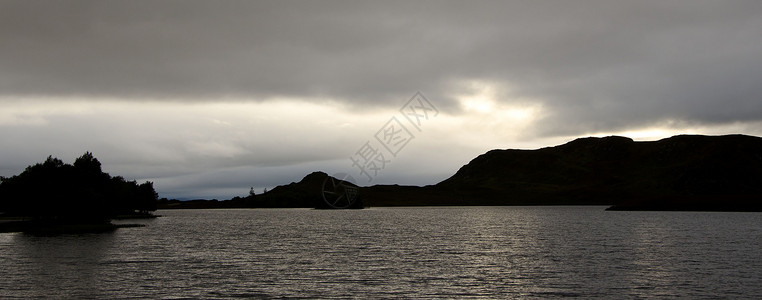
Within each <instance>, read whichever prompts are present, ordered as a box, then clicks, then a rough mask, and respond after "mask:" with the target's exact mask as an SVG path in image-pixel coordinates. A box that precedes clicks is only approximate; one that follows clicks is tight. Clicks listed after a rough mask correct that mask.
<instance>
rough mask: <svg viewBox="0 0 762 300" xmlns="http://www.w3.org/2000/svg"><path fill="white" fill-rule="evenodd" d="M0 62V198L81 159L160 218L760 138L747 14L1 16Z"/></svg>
mask: <svg viewBox="0 0 762 300" xmlns="http://www.w3.org/2000/svg"><path fill="white" fill-rule="evenodd" d="M0 41H1V42H0V145H2V147H0V176H12V175H15V174H18V173H20V172H22V171H23V170H24V168H25V167H26V166H28V165H31V164H34V163H37V162H42V161H44V160H45V158H46V157H48V156H49V155H52V156H54V157H58V158H61V159H62V160H64V161H65V162H69V163H73V161H74V159H75V158H76V157H78V156H80V155H82V154H83V153H84V152H85V151H91V152H92V153H93V154H94V155H95V157H97V158H98V159H99V160H100V161H101V163H102V164H103V169H104V171H105V172H109V173H110V174H112V175H114V176H116V175H120V176H123V177H125V178H128V179H135V180H138V181H140V182H142V181H152V182H154V186H155V188H156V190H157V192H158V193H159V194H160V197H167V198H178V199H191V198H207V199H212V198H217V199H229V198H231V197H233V196H245V195H247V194H248V192H249V189H250V188H251V187H253V188H254V190H255V192H257V193H261V191H262V190H264V189H265V188H268V189H271V188H273V187H275V186H277V185H281V184H287V183H290V182H293V181H299V180H300V179H301V178H302V177H304V176H305V175H307V174H309V173H311V172H313V171H324V172H326V173H329V174H342V173H344V174H349V175H350V176H352V177H353V178H354V179H355V180H356V182H357V183H358V184H360V185H364V186H367V185H373V184H401V185H428V184H436V183H437V182H439V181H442V180H444V179H446V178H447V177H449V176H451V175H452V174H454V173H455V172H456V171H457V170H458V169H459V168H460V167H461V166H463V165H465V164H466V163H468V162H469V161H470V160H471V159H473V158H474V157H476V156H478V155H479V154H482V153H484V152H486V151H488V150H491V149H509V148H510V149H536V148H541V147H547V146H554V145H558V144H562V143H565V142H568V141H570V140H573V139H575V138H579V137H586V136H607V135H622V136H628V137H631V138H633V139H635V140H657V139H661V138H665V137H669V136H672V135H676V134H707V135H720V134H748V135H755V136H760V135H762V105H761V104H762V101H760V100H762V99H760V98H761V97H762V96H760V95H762V84H760V82H761V81H762V55H761V54H760V53H762V1H733V0H729V1H701V0H671V1H648V0H638V1H420V0H419V1H322V0H321V1H288V0H286V1H189V0H184V1H162V0H150V1H141V0H136V1H133V0H130V1H128V0H124V1H101V0H98V1H27V0H22V1H9V0H0Z"/></svg>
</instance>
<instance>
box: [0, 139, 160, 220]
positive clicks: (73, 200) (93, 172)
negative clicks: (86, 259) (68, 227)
mask: <svg viewBox="0 0 762 300" xmlns="http://www.w3.org/2000/svg"><path fill="white" fill-rule="evenodd" d="M157 199H158V194H157V193H156V191H155V190H154V188H153V183H152V182H150V181H148V182H144V183H141V184H138V183H137V182H136V181H134V180H132V181H129V180H126V179H124V178H123V177H121V176H115V177H112V176H111V175H109V174H108V173H104V172H103V171H102V170H101V163H100V162H99V161H98V159H97V158H95V157H94V156H93V154H92V153H90V152H85V154H83V155H82V156H80V157H78V158H77V159H76V160H75V161H74V164H73V165H72V164H66V163H64V162H63V161H61V160H60V159H58V158H55V157H53V156H48V158H47V159H46V160H45V161H44V162H42V163H37V164H35V165H31V166H28V167H27V168H26V169H25V170H24V171H23V172H22V173H21V174H18V175H14V176H12V177H0V212H4V213H5V214H7V215H12V216H24V217H32V218H36V219H75V220H80V221H81V220H105V219H110V218H113V217H115V216H118V215H125V214H129V215H132V214H148V213H149V212H150V211H155V210H156V202H157Z"/></svg>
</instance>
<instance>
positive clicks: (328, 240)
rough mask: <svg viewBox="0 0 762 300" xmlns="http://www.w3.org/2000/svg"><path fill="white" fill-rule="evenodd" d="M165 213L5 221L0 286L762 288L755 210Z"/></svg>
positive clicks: (512, 291) (462, 290)
mask: <svg viewBox="0 0 762 300" xmlns="http://www.w3.org/2000/svg"><path fill="white" fill-rule="evenodd" d="M158 213H159V214H161V215H163V216H164V217H161V218H158V219H155V220H140V221H132V222H133V223H134V222H143V223H145V224H147V225H148V226H147V227H142V228H124V229H119V230H117V231H115V232H113V233H106V234H80V235H58V236H34V235H27V234H21V233H4V234H0V249H1V250H2V251H0V269H2V270H3V276H2V279H0V298H3V299H8V298H16V297H17V298H30V297H40V298H100V299H103V298H140V297H144V298H237V297H245V298H292V297H308V298H314V297H322V298H326V297H339V298H344V297H370V298H453V297H468V298H479V297H484V298H518V297H520V298H548V297H555V296H580V297H584V298H597V297H600V298H612V297H613V298H642V297H649V298H671V297H686V298H717V297H723V298H739V297H742V298H760V297H762V261H760V259H759V258H760V257H762V214H757V213H708V212H703V213H702V212H607V211H604V210H603V207H417V208H372V209H365V210H342V211H331V210H311V209H256V210H176V211H160V212H158Z"/></svg>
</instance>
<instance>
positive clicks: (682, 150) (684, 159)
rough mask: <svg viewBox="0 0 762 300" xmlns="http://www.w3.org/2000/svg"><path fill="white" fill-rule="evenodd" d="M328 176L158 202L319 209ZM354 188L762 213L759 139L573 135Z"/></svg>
mask: <svg viewBox="0 0 762 300" xmlns="http://www.w3.org/2000/svg"><path fill="white" fill-rule="evenodd" d="M326 178H332V177H329V176H328V175H327V174H326V173H323V172H315V173H312V174H309V175H307V176H306V177H304V179H302V180H301V181H299V182H292V183H290V184H287V185H282V186H278V187H276V188H274V189H272V190H271V191H269V192H267V193H265V194H262V195H256V196H249V197H246V198H240V197H236V198H233V199H231V200H228V201H195V202H193V201H191V202H180V201H175V202H172V203H167V202H160V203H159V206H160V208H182V207H185V208H209V207H320V205H323V204H322V203H324V201H323V199H322V195H321V189H322V186H323V183H324V182H325V180H326ZM334 179H335V178H334ZM359 191H360V199H361V200H362V202H358V206H362V205H365V206H436V205H449V206H452V205H611V206H612V207H611V208H610V209H612V210H710V211H712V210H714V211H717V210H728V211H762V138H759V137H753V136H746V135H725V136H701V135H679V136H674V137H670V138H666V139H662V140H659V141H652V142H635V141H633V140H632V139H630V138H626V137H618V136H610V137H601V138H595V137H588V138H580V139H576V140H573V141H571V142H568V143H566V144H563V145H559V146H555V147H547V148H542V149H536V150H515V149H507V150H492V151H489V152H487V153H484V154H482V155H479V156H478V157H476V158H474V159H473V160H471V161H470V162H469V163H468V164H466V165H464V166H463V167H461V168H460V169H459V170H458V171H457V172H456V173H455V174H454V175H453V176H452V177H450V178H448V179H446V180H444V181H442V182H440V183H438V184H436V185H430V186H424V187H418V186H401V185H375V186H370V187H361V188H360V189H359ZM323 208H325V207H323Z"/></svg>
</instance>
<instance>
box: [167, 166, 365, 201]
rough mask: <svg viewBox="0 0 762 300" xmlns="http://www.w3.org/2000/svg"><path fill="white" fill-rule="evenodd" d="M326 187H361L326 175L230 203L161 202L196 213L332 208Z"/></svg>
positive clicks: (313, 176)
mask: <svg viewBox="0 0 762 300" xmlns="http://www.w3.org/2000/svg"><path fill="white" fill-rule="evenodd" d="M324 183H326V184H330V183H337V184H338V183H341V184H344V185H350V186H353V187H357V186H356V185H354V184H352V183H349V182H346V181H342V180H339V179H336V178H334V177H332V176H329V175H328V174H326V173H324V172H313V173H311V174H308V175H307V176H305V177H304V178H302V180H300V181H299V182H292V183H289V184H286V185H280V186H277V187H275V188H273V189H272V190H270V191H268V192H266V193H262V194H259V195H250V196H247V197H234V198H233V199H230V200H225V201H217V200H192V201H179V200H166V199H164V200H161V201H159V208H160V209H186V208H189V209H196V208H276V207H277V208H329V207H328V204H326V202H325V201H324V198H323V187H324ZM349 208H362V201H361V199H358V201H357V202H355V203H354V205H352V206H351V207H349Z"/></svg>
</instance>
